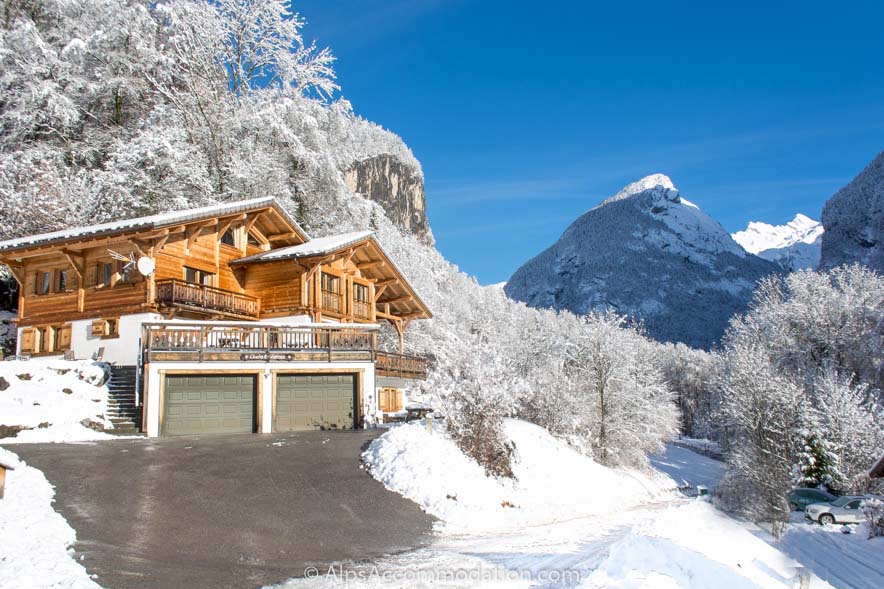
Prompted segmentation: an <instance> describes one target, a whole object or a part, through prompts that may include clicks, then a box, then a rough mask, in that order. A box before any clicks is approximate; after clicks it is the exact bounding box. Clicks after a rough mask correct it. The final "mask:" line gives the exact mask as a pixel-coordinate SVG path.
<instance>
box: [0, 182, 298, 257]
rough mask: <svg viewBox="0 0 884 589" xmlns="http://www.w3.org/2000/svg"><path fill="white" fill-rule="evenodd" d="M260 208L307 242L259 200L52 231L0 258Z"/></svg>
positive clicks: (273, 203)
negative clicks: (276, 217) (272, 214)
mask: <svg viewBox="0 0 884 589" xmlns="http://www.w3.org/2000/svg"><path fill="white" fill-rule="evenodd" d="M262 209H271V210H273V211H275V212H276V213H277V214H278V215H279V216H280V217H281V219H282V220H283V221H284V222H285V223H286V224H287V225H288V226H289V227H290V228H291V232H290V233H291V234H292V238H293V239H295V240H296V241H301V242H305V241H309V240H310V236H309V235H307V233H306V232H305V231H304V230H303V229H302V228H301V227H300V225H298V223H297V222H296V221H295V220H294V219H293V218H292V216H291V215H290V214H289V213H288V211H286V210H285V208H284V207H283V206H282V205H280V204H279V202H278V201H277V200H276V199H275V198H274V197H263V198H254V199H250V200H242V201H235V202H228V203H221V204H216V205H211V206H207V207H200V208H197V209H188V210H183V211H172V212H168V213H160V214H157V215H149V216H146V217H137V218H133V219H124V220H121V221H114V222H110V223H101V224H98V225H90V226H86V227H72V228H70V229H64V230H61V231H52V232H49V233H41V234H38V235H31V236H27V237H20V238H17V239H9V240H6V241H0V256H5V257H7V258H9V257H13V258H14V257H15V255H14V254H15V253H19V252H26V251H31V250H35V249H43V248H51V247H53V246H59V245H70V244H74V243H78V242H83V241H92V240H97V239H102V238H110V237H115V236H122V235H125V234H128V233H136V232H146V231H153V230H163V229H172V228H175V227H179V226H182V225H189V224H192V223H197V222H199V221H204V220H209V219H215V218H218V219H224V218H225V217H230V216H233V215H237V214H242V213H253V212H256V211H260V210H262Z"/></svg>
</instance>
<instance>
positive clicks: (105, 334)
mask: <svg viewBox="0 0 884 589" xmlns="http://www.w3.org/2000/svg"><path fill="white" fill-rule="evenodd" d="M92 337H98V338H101V339H117V338H118V337H120V318H119V317H102V318H101V319H94V320H93V321H92Z"/></svg>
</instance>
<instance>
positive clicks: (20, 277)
mask: <svg viewBox="0 0 884 589" xmlns="http://www.w3.org/2000/svg"><path fill="white" fill-rule="evenodd" d="M2 263H4V264H6V267H7V268H9V273H10V274H12V277H13V278H15V280H16V282H18V285H19V287H20V289H19V292H24V288H25V272H24V270H25V269H24V268H22V267H21V266H13V265H12V264H10V263H9V262H7V261H5V260H2Z"/></svg>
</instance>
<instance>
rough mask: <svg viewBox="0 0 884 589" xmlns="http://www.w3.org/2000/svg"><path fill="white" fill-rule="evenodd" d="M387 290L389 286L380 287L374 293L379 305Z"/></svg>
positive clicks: (375, 300)
mask: <svg viewBox="0 0 884 589" xmlns="http://www.w3.org/2000/svg"><path fill="white" fill-rule="evenodd" d="M385 290H387V285H386V284H385V285H384V286H382V287H380V288H379V289H377V290H376V291H374V302H375V303H377V302H378V299H380V298H381V295H382V294H384V291H385Z"/></svg>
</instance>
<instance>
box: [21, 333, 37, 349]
mask: <svg viewBox="0 0 884 589" xmlns="http://www.w3.org/2000/svg"><path fill="white" fill-rule="evenodd" d="M21 353H22V354H33V353H34V328H33V327H26V328H24V329H22V330H21Z"/></svg>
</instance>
